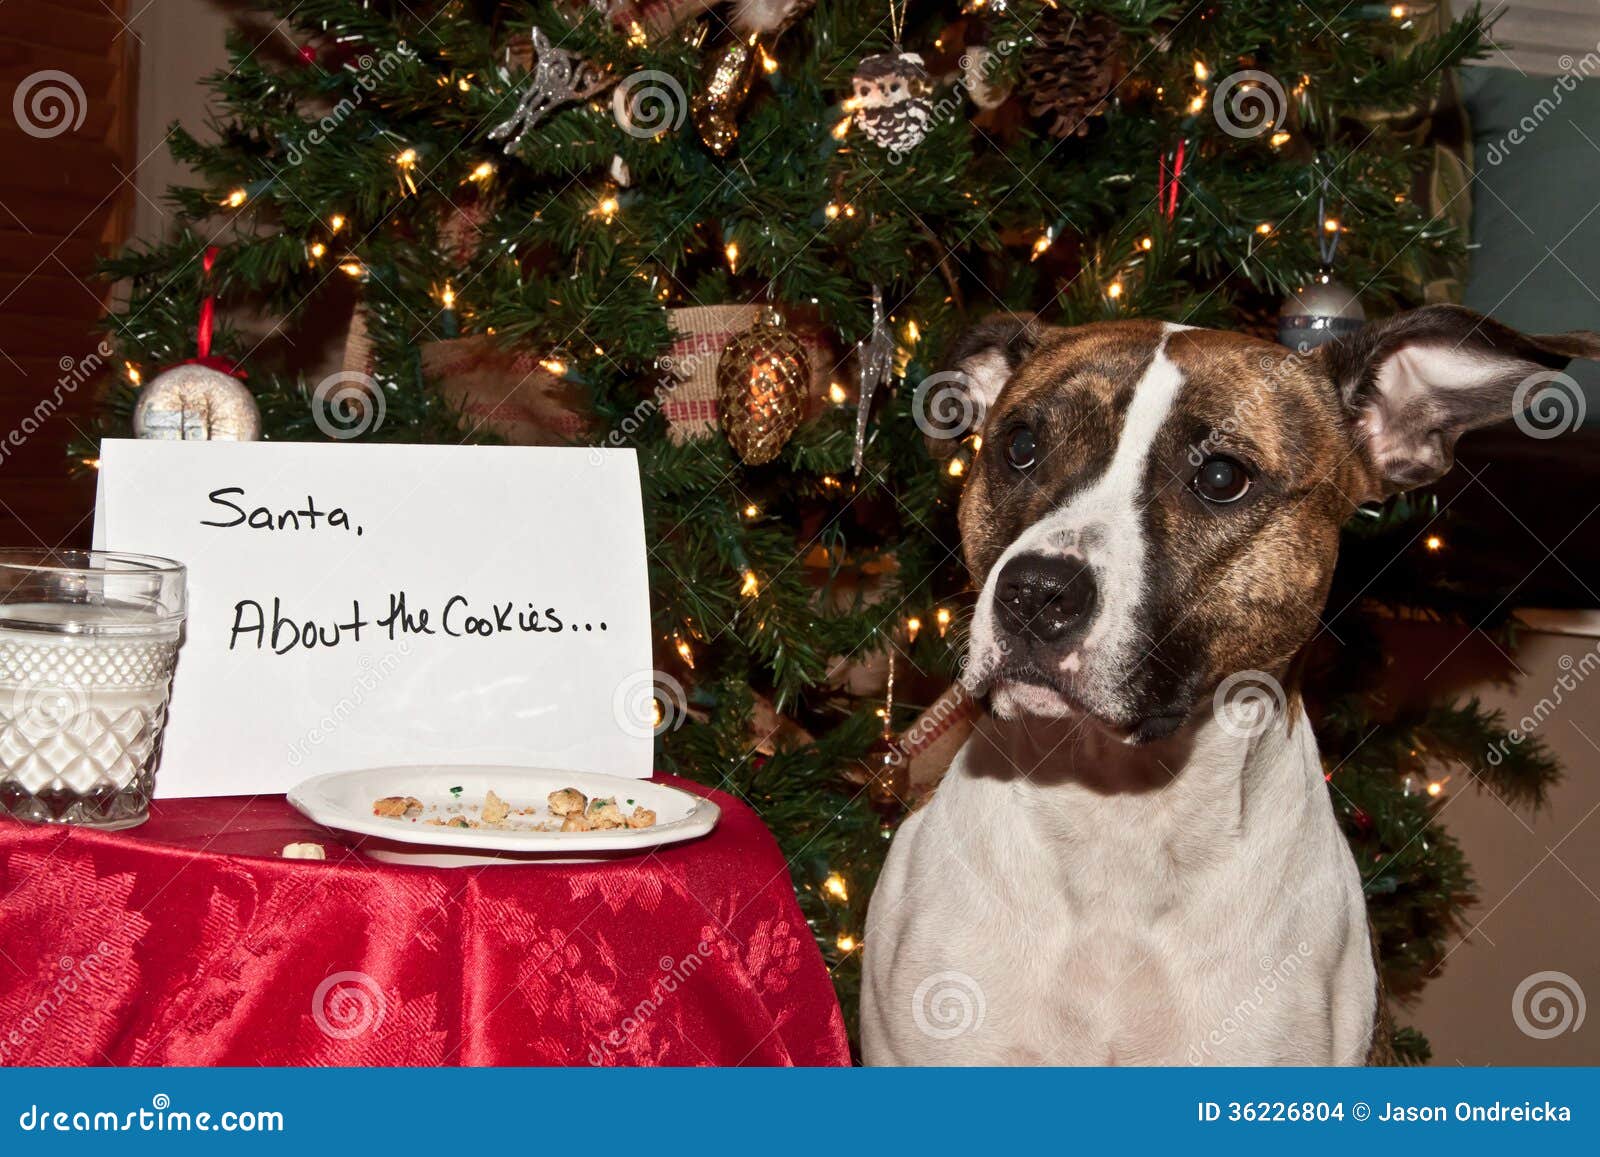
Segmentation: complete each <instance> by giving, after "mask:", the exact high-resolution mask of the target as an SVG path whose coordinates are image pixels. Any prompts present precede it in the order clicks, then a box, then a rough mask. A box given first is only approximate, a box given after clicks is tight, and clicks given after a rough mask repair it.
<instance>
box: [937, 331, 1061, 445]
mask: <svg viewBox="0 0 1600 1157" xmlns="http://www.w3.org/2000/svg"><path fill="white" fill-rule="evenodd" d="M1043 332H1044V331H1043V327H1041V326H1040V325H1039V324H1038V323H1037V322H1036V321H1035V320H1034V319H1033V318H1032V317H1030V316H1026V315H1018V314H995V315H993V316H992V317H987V318H985V319H984V320H983V321H981V322H979V323H978V324H977V325H975V326H973V327H972V328H971V329H970V330H968V331H967V332H966V333H964V334H962V335H961V336H960V337H959V338H957V339H956V342H955V344H954V345H953V346H951V347H950V351H949V353H948V354H946V356H945V359H944V368H943V369H942V370H940V371H939V372H938V373H935V374H930V375H928V377H926V378H924V379H923V383H924V384H923V385H922V386H919V387H918V395H919V398H918V402H917V403H916V404H917V406H918V413H919V415H920V414H923V413H926V415H927V417H926V423H925V424H924V423H923V421H921V420H919V425H923V432H924V433H925V434H927V436H928V445H929V448H930V449H931V450H932V451H933V452H934V454H935V455H936V456H939V457H945V456H948V455H949V454H952V453H954V452H955V447H956V446H957V445H958V444H959V439H960V438H962V437H965V436H966V435H967V434H969V433H972V432H973V431H975V430H978V429H980V428H981V427H982V426H983V419H984V416H985V415H986V414H987V413H988V412H989V408H990V407H991V406H993V405H994V403H995V399H996V398H998V397H999V396H1000V391H1001V390H1003V389H1005V386H1006V383H1007V382H1008V381H1010V380H1011V375H1012V374H1014V373H1015V372H1016V370H1017V367H1018V366H1020V365H1021V364H1022V363H1023V361H1025V360H1026V359H1027V357H1028V355H1029V354H1031V353H1032V352H1033V351H1034V348H1035V347H1036V346H1038V344H1039V339H1040V337H1041V336H1042V334H1043Z"/></svg>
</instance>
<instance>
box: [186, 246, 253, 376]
mask: <svg viewBox="0 0 1600 1157" xmlns="http://www.w3.org/2000/svg"><path fill="white" fill-rule="evenodd" d="M216 263H217V247H216V246H215V245H212V246H209V247H208V248H207V249H206V255H205V258H204V259H203V260H202V261H201V263H200V268H201V270H202V271H203V272H204V274H205V277H206V280H207V281H210V279H211V269H212V267H213V266H214V265H216ZM216 327H217V299H216V296H215V295H214V294H210V293H208V294H206V296H205V300H204V301H202V302H201V303H200V322H199V324H198V325H197V326H196V327H195V337H194V346H195V355H196V356H194V357H192V358H186V359H185V360H183V361H181V362H179V363H178V365H180V366H206V367H208V368H210V369H213V370H219V371H220V372H222V373H225V374H231V375H232V376H234V377H236V378H242V377H245V376H247V375H246V374H245V372H244V371H243V370H241V369H240V368H239V367H238V366H236V365H234V364H233V363H232V362H230V361H229V360H228V359H227V358H222V357H212V356H211V335H212V334H213V333H214V332H215V331H216Z"/></svg>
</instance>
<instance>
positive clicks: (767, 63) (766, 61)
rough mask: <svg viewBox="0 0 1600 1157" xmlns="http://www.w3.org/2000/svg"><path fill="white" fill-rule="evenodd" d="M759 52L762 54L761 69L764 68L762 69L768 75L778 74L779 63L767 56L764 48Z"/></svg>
mask: <svg viewBox="0 0 1600 1157" xmlns="http://www.w3.org/2000/svg"><path fill="white" fill-rule="evenodd" d="M759 51H760V53H761V67H762V69H763V70H764V71H765V72H768V73H774V72H777V71H778V62H777V61H776V60H774V59H773V58H772V57H771V56H769V55H768V54H767V50H766V49H765V48H762V49H760V50H759Z"/></svg>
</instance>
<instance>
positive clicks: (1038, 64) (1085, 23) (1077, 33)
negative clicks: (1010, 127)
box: [1018, 10, 1124, 137]
mask: <svg viewBox="0 0 1600 1157" xmlns="http://www.w3.org/2000/svg"><path fill="white" fill-rule="evenodd" d="M1123 67H1124V66H1123V55H1122V29H1121V28H1120V27H1119V26H1118V25H1117V22H1116V21H1115V20H1113V19H1111V18H1110V17H1109V16H1105V15H1103V14H1101V13H1098V12H1091V13H1078V12H1072V11H1067V10H1060V11H1055V12H1050V13H1047V14H1045V15H1044V16H1042V17H1041V18H1040V20H1039V22H1038V24H1037V25H1036V26H1035V28H1034V33H1033V47H1032V48H1030V49H1029V50H1028V52H1027V54H1026V55H1025V56H1023V58H1022V71H1021V77H1020V81H1019V84H1018V90H1019V91H1020V92H1021V93H1022V94H1023V95H1024V96H1025V97H1026V98H1027V101H1028V111H1029V112H1030V113H1032V114H1033V115H1034V116H1036V117H1051V118H1053V119H1052V120H1051V122H1050V125H1049V127H1048V131H1049V132H1050V135H1051V136H1056V137H1072V136H1082V135H1083V134H1085V133H1087V132H1088V131H1089V118H1090V117H1092V116H1098V115H1099V114H1100V113H1101V112H1103V111H1105V109H1104V103H1103V102H1104V101H1105V99H1106V97H1108V96H1109V95H1110V94H1111V91H1112V90H1113V89H1114V88H1116V86H1117V81H1118V80H1120V79H1121V77H1122V73H1123Z"/></svg>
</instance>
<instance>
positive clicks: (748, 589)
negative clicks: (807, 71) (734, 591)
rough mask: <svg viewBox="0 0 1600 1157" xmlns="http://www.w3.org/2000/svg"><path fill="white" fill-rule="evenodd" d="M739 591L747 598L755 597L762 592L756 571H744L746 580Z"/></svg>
mask: <svg viewBox="0 0 1600 1157" xmlns="http://www.w3.org/2000/svg"><path fill="white" fill-rule="evenodd" d="M739 593H740V594H741V595H743V596H744V597H745V598H747V599H753V598H755V597H756V596H757V595H758V594H760V593H761V584H760V583H759V582H757V581H756V572H755V571H753V570H746V571H745V572H744V582H743V583H742V584H741V585H740V587H739Z"/></svg>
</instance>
